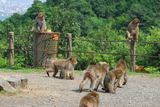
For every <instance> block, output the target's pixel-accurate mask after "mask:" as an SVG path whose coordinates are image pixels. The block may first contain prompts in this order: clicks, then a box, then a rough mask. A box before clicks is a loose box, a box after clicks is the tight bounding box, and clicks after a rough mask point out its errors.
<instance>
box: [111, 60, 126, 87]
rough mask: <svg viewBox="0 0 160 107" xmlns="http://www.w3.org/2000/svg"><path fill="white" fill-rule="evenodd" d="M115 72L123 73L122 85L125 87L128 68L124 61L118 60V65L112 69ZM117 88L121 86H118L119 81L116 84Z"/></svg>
mask: <svg viewBox="0 0 160 107" xmlns="http://www.w3.org/2000/svg"><path fill="white" fill-rule="evenodd" d="M114 69H115V70H117V69H118V70H119V69H120V70H122V72H123V76H124V82H123V85H126V83H127V81H128V71H129V69H128V67H127V64H126V62H125V61H123V60H120V61H118V64H117V65H116V66H115V67H114ZM118 87H120V88H122V86H121V84H120V81H119V83H118Z"/></svg>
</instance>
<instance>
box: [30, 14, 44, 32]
mask: <svg viewBox="0 0 160 107" xmlns="http://www.w3.org/2000/svg"><path fill="white" fill-rule="evenodd" d="M44 16H45V14H44V13H43V12H40V13H38V16H37V17H36V18H35V22H34V25H33V26H32V29H31V31H33V30H34V29H36V30H37V31H38V32H45V31H46V29H47V27H46V21H45V17H44Z"/></svg>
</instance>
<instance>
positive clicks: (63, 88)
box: [0, 73, 160, 107]
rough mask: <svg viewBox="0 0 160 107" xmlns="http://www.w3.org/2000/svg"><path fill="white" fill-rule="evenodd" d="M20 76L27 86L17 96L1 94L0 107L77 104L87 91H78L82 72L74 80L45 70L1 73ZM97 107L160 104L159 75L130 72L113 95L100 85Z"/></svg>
mask: <svg viewBox="0 0 160 107" xmlns="http://www.w3.org/2000/svg"><path fill="white" fill-rule="evenodd" d="M1 74H15V75H19V74H20V75H23V76H25V77H27V78H28V80H29V82H28V88H27V89H25V90H22V91H23V92H20V93H18V94H17V95H12V96H9V95H2V94H0V107H78V105H79V101H80V99H81V98H82V97H83V96H84V95H86V94H87V89H88V87H89V83H88V84H87V85H86V86H85V90H84V91H83V92H82V93H79V91H78V87H79V84H80V82H81V81H82V78H83V77H82V75H79V74H76V75H75V77H76V78H75V80H63V79H59V78H52V77H47V75H46V74H45V73H40V74H39V73H29V74H23V73H1ZM98 94H99V95H100V104H99V107H160V77H148V76H142V75H132V76H130V75H129V80H128V84H127V85H126V86H124V87H123V88H117V91H116V94H109V93H104V91H102V90H101V87H99V90H98Z"/></svg>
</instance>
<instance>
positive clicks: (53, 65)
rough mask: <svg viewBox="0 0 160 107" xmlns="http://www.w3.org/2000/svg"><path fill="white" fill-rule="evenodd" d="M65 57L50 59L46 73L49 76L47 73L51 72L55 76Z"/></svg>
mask: <svg viewBox="0 0 160 107" xmlns="http://www.w3.org/2000/svg"><path fill="white" fill-rule="evenodd" d="M66 60H67V59H58V60H52V61H51V63H50V65H49V66H50V67H49V68H47V70H46V73H47V75H48V76H49V73H51V72H53V77H55V76H56V74H57V73H58V70H60V69H61V66H62V64H63V63H64V62H65V61H66Z"/></svg>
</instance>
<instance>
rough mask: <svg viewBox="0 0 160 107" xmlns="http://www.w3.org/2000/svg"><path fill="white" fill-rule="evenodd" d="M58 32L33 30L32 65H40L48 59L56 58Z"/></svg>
mask: <svg viewBox="0 0 160 107" xmlns="http://www.w3.org/2000/svg"><path fill="white" fill-rule="evenodd" d="M59 37H60V33H58V32H43V33H40V32H34V40H33V67H42V66H44V65H43V63H45V62H46V61H47V60H48V59H56V58H57V53H58V43H59V42H58V41H59Z"/></svg>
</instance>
